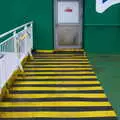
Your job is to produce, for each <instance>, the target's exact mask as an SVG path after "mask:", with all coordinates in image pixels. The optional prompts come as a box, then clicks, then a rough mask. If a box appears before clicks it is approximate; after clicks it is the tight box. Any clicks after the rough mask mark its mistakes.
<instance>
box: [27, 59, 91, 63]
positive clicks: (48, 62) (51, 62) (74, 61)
mask: <svg viewBox="0 0 120 120" xmlns="http://www.w3.org/2000/svg"><path fill="white" fill-rule="evenodd" d="M40 60H41V59H40ZM27 63H31V64H34V63H47V64H51V63H54V64H57V63H64V64H65V63H70V64H74V63H79V64H82V63H86V64H88V63H89V62H88V61H87V62H84V61H83V62H81V61H79V62H78V61H74V62H68V61H67V62H61V61H59V62H54V61H53V62H50V61H48V62H44V61H43V62H27Z"/></svg>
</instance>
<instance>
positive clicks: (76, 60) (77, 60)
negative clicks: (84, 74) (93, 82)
mask: <svg viewBox="0 0 120 120" xmlns="http://www.w3.org/2000/svg"><path fill="white" fill-rule="evenodd" d="M84 61H85V62H86V60H84ZM84 61H83V60H82V62H84ZM27 62H31V63H32V62H36V63H37V62H81V60H79V59H75V60H69V59H68V60H55V59H53V60H52V59H50V60H47V59H45V60H41V59H39V61H38V60H34V59H33V60H28V61H27ZM27 62H26V63H27ZM87 62H88V60H87Z"/></svg>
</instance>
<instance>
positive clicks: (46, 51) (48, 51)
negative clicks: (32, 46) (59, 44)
mask: <svg viewBox="0 0 120 120" xmlns="http://www.w3.org/2000/svg"><path fill="white" fill-rule="evenodd" d="M36 51H37V52H43V53H53V52H54V50H36Z"/></svg>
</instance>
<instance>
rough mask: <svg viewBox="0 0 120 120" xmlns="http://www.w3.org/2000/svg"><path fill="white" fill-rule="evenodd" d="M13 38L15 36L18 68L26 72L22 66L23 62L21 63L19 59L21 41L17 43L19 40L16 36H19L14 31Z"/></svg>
mask: <svg viewBox="0 0 120 120" xmlns="http://www.w3.org/2000/svg"><path fill="white" fill-rule="evenodd" d="M13 36H14V52H15V54H16V57H17V63H18V67H19V68H20V70H21V71H22V72H24V70H23V67H22V65H21V62H20V58H19V55H20V53H19V52H20V51H18V47H19V46H18V45H17V44H18V42H19V41H17V39H16V36H17V34H16V31H14V33H13Z"/></svg>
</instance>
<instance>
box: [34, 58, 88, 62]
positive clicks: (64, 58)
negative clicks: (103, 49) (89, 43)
mask: <svg viewBox="0 0 120 120" xmlns="http://www.w3.org/2000/svg"><path fill="white" fill-rule="evenodd" d="M33 60H34V59H33ZM35 60H36V61H37V60H59V61H61V60H67V61H70V60H73V61H76V60H82V61H88V59H79V58H78V59H76V58H75V59H72V58H68V59H67V58H64V59H63V58H62V59H59V58H51V59H50V58H48V59H46V58H40V59H35ZM80 62H81V61H80Z"/></svg>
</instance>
